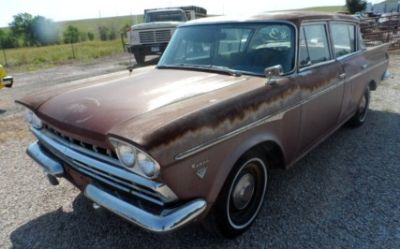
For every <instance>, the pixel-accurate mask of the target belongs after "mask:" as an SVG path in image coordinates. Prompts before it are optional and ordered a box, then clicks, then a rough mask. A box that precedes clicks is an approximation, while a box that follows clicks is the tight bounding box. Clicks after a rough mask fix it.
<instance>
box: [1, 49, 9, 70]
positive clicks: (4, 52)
mask: <svg viewBox="0 0 400 249" xmlns="http://www.w3.org/2000/svg"><path fill="white" fill-rule="evenodd" d="M2 50H3V57H4V63H5V64H4V66H7V65H8V63H7V55H6V50H5V49H4V47H3V48H2Z"/></svg>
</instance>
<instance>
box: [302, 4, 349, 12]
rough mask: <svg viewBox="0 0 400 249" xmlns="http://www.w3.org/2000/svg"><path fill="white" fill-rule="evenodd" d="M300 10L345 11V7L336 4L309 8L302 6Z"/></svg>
mask: <svg viewBox="0 0 400 249" xmlns="http://www.w3.org/2000/svg"><path fill="white" fill-rule="evenodd" d="M301 10H310V11H321V12H339V11H346V8H345V7H344V6H340V5H336V6H319V7H310V8H304V9H301Z"/></svg>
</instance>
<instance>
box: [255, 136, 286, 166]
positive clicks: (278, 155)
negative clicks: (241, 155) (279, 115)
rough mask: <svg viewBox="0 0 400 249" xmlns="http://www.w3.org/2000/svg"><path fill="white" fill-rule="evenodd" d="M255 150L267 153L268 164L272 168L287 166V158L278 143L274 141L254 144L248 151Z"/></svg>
mask: <svg viewBox="0 0 400 249" xmlns="http://www.w3.org/2000/svg"><path fill="white" fill-rule="evenodd" d="M253 150H255V151H258V152H260V153H262V154H263V155H265V157H266V160H267V163H268V165H269V166H271V167H272V168H281V169H284V168H285V158H284V155H283V152H282V150H281V147H280V146H279V145H278V144H277V143H275V142H273V141H266V142H262V143H260V144H257V145H255V146H253V147H252V148H251V149H249V150H248V151H253Z"/></svg>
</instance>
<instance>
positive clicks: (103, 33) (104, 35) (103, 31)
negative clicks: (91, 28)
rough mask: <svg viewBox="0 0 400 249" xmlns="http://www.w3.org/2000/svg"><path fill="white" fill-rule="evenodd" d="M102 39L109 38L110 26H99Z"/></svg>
mask: <svg viewBox="0 0 400 249" xmlns="http://www.w3.org/2000/svg"><path fill="white" fill-rule="evenodd" d="M99 34H100V40H102V41H106V40H107V38H108V28H107V27H106V26H99Z"/></svg>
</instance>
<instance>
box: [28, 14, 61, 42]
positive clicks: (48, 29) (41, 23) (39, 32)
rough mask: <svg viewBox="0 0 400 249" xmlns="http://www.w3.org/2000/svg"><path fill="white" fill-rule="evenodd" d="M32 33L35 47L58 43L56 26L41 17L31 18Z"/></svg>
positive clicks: (49, 20)
mask: <svg viewBox="0 0 400 249" xmlns="http://www.w3.org/2000/svg"><path fill="white" fill-rule="evenodd" d="M32 33H33V38H34V42H35V43H36V45H49V44H54V43H57V42H58V27H57V24H56V23H55V22H53V21H52V20H51V19H47V18H45V17H43V16H35V17H34V18H33V20H32Z"/></svg>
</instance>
